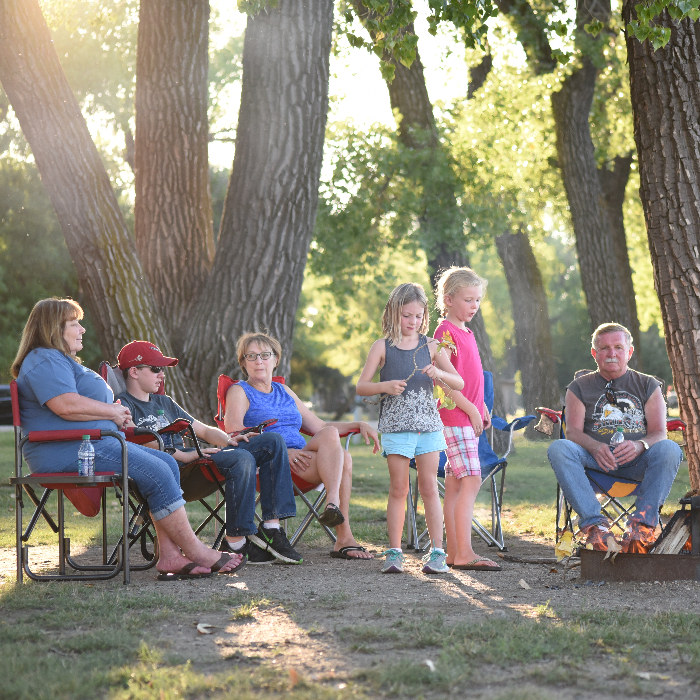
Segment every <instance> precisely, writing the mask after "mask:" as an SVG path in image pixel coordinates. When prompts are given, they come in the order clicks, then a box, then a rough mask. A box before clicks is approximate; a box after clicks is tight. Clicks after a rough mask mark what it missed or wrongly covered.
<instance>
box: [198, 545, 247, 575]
mask: <svg viewBox="0 0 700 700" xmlns="http://www.w3.org/2000/svg"><path fill="white" fill-rule="evenodd" d="M208 552H210V555H207V556H206V558H204V557H203V559H202V561H203V565H204V562H205V561H206V566H207V567H209V568H211V567H212V566H214V564H216V562H217V561H219V559H220V558H221V555H222V554H223V552H217V551H216V550H214V549H209V550H208ZM242 559H243V555H242V554H231V553H229V560H228V561H227V562H226V563H225V564H224V565H223V566H222V567H221V568H220V569H219V573H226V572H227V571H231V569H235V568H236V567H237V566H238V565H239V564H240V563H241V560H242Z"/></svg>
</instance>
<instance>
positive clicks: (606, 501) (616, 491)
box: [535, 372, 686, 542]
mask: <svg viewBox="0 0 700 700" xmlns="http://www.w3.org/2000/svg"><path fill="white" fill-rule="evenodd" d="M575 376H576V377H579V376H582V375H581V374H579V372H577V373H576V375H575ZM565 408H566V407H563V408H562V410H561V411H555V410H553V409H551V408H536V409H535V413H537V414H538V415H539V416H540V421H539V423H538V424H537V425H536V426H535V430H537V431H539V432H541V433H544V434H545V435H549V436H550V437H551V436H552V435H553V433H554V431H555V430H556V428H557V426H559V428H558V433H559V439H562V440H565V439H566V413H565ZM685 429H686V425H685V423H684V422H683V421H682V420H679V419H677V418H676V419H671V420H667V421H666V430H667V431H668V432H676V431H680V432H683V431H685ZM586 476H587V477H588V481H589V483H590V484H591V487H592V488H593V491H594V492H595V494H596V496H597V497H598V500H599V501H600V510H601V513H602V514H603V515H604V516H605V517H606V518H608V520H610V523H611V525H612V527H617V528H618V529H619V530H620V532H624V530H625V523H623V522H622V521H623V519H626V518H627V517H629V515H630V514H631V512H632V508H633V506H625V505H624V504H623V503H622V502H621V501H620V499H621V498H630V497H632V496H636V495H637V493H638V492H639V488H640V486H641V484H642V482H641V481H637V480H636V479H625V478H622V477H620V476H613V475H611V474H607V473H605V472H603V471H599V470H597V469H586ZM659 510H661V509H659ZM572 513H573V510H572V508H571V504H570V503H569V502H568V501H567V500H566V497H565V496H564V492H563V491H562V490H561V486H559V484H558V483H557V514H556V522H555V525H556V541H557V542H559V540H560V539H561V536H562V535H563V534H564V533H565V532H566V531H567V530H568V531H570V532H571V533H573V534H574V535H576V534H578V532H579V531H578V529H576V528H575V525H574V517H573V515H572Z"/></svg>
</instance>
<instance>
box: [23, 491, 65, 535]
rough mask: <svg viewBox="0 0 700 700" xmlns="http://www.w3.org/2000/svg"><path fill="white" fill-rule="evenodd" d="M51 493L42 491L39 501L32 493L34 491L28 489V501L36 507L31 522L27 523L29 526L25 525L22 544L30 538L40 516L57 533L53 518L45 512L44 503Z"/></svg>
mask: <svg viewBox="0 0 700 700" xmlns="http://www.w3.org/2000/svg"><path fill="white" fill-rule="evenodd" d="M51 491H52V489H44V493H43V494H42V495H41V499H38V498H37V497H36V494H35V493H34V490H33V489H32V488H30V489H29V491H27V494H28V495H29V498H30V500H31V501H32V503H33V504H34V505H35V506H36V509H35V510H34V513H33V514H32V517H31V520H30V521H29V525H27V530H26V532H25V533H24V534H23V535H22V541H23V542H27V541H29V538H30V537H31V536H32V532H33V530H34V527H35V526H36V523H37V521H38V520H39V516H41V515H43V516H44V519H45V520H46V521H47V522H48V523H49V525H50V526H51V529H52V530H53V531H54V532H55V533H58V525H56V523H54V521H53V518H52V517H51V516H50V515H49V514H48V513H47V512H46V502H47V501H48V500H49V496H50V495H51Z"/></svg>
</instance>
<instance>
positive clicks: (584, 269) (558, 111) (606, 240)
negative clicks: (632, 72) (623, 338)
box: [552, 57, 632, 328]
mask: <svg viewBox="0 0 700 700" xmlns="http://www.w3.org/2000/svg"><path fill="white" fill-rule="evenodd" d="M596 75H597V71H596V68H595V66H594V65H593V63H592V62H591V60H590V59H589V58H588V57H584V58H583V59H582V66H581V67H580V68H577V69H576V70H574V72H573V73H571V75H569V76H567V77H566V78H565V79H564V83H563V86H562V89H561V90H560V91H559V92H555V93H553V94H552V108H553V112H554V121H555V125H556V133H557V155H558V158H559V166H560V167H561V172H562V178H563V180H564V187H565V189H566V196H567V200H568V202H569V209H570V211H571V221H572V223H573V227H574V233H575V235H576V250H577V252H578V261H579V267H580V268H581V283H582V285H583V291H584V293H585V295H586V301H587V303H588V313H589V315H590V317H591V324H592V326H593V328H595V327H596V326H598V325H600V324H601V323H611V322H614V323H621V324H623V325H624V326H626V327H628V328H629V327H630V326H631V325H632V321H631V318H630V315H629V312H628V309H627V305H626V304H625V303H624V299H625V297H624V293H623V289H622V284H621V283H620V276H621V275H620V270H618V268H617V264H616V259H615V246H614V243H613V236H612V233H611V224H610V221H609V219H608V216H607V209H606V207H605V205H604V199H603V191H602V189H601V186H600V180H599V179H598V169H597V167H596V162H595V153H594V148H593V141H592V139H591V128H590V124H589V121H588V115H589V113H590V110H591V103H592V101H593V92H594V90H595V81H596Z"/></svg>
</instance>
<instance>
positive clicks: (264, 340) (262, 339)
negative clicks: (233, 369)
mask: <svg viewBox="0 0 700 700" xmlns="http://www.w3.org/2000/svg"><path fill="white" fill-rule="evenodd" d="M253 343H257V344H258V345H267V347H268V348H270V350H272V352H273V353H274V355H275V357H276V358H277V364H279V362H280V359H281V358H282V346H281V345H280V343H279V340H277V338H273V337H272V336H271V335H268V334H267V333H244V334H243V335H242V336H241V337H240V338H239V339H238V342H237V343H236V356H237V357H238V364H239V365H240V366H241V370H243V374H245V376H246V377H247V376H248V372H246V368H245V365H244V360H245V358H244V355H245V354H246V353H247V352H248V348H249V347H250V346H251V345H252V344H253ZM276 366H277V365H275V367H276Z"/></svg>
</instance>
